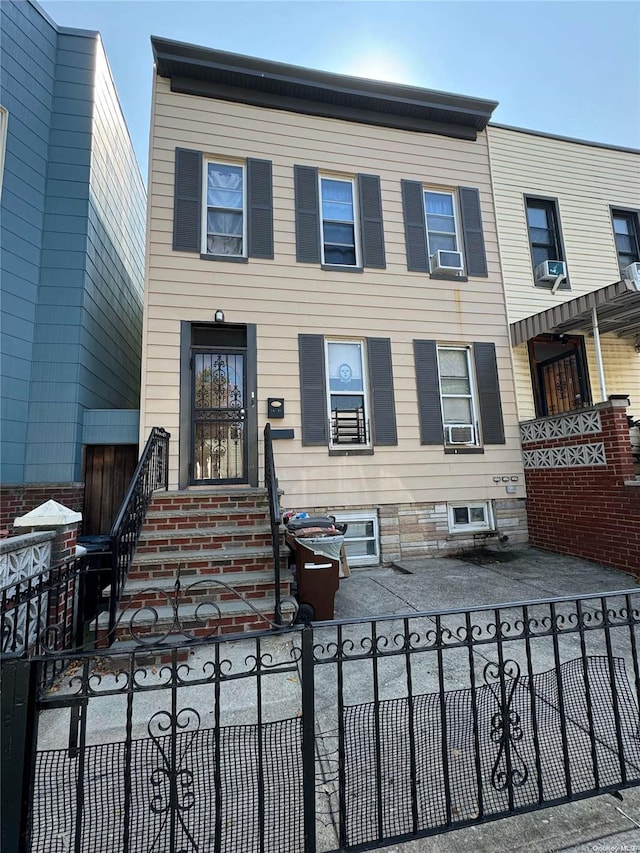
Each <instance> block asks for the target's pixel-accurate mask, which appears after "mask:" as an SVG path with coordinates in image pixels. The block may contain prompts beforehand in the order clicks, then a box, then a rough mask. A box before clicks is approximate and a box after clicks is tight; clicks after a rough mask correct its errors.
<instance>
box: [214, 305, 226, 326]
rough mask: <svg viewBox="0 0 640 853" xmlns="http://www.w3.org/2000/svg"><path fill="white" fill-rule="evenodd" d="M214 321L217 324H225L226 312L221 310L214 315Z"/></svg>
mask: <svg viewBox="0 0 640 853" xmlns="http://www.w3.org/2000/svg"><path fill="white" fill-rule="evenodd" d="M213 319H214V320H215V321H216V323H224V311H221V310H220V309H219V308H218V309H217V311H216V313H215V314H214V315H213Z"/></svg>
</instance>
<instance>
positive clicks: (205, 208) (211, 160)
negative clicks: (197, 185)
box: [201, 157, 248, 258]
mask: <svg viewBox="0 0 640 853" xmlns="http://www.w3.org/2000/svg"><path fill="white" fill-rule="evenodd" d="M202 160H203V170H204V173H203V177H202V186H203V199H202V233H201V245H202V254H203V255H211V256H212V257H216V258H246V257H248V255H247V164H246V163H245V162H243V161H242V160H224V159H222V158H219V157H203V158H202ZM210 164H213V165H216V166H236V167H238V168H240V169H242V254H240V255H218V254H216V253H215V252H209V251H208V247H207V235H208V230H207V223H208V212H209V207H210V206H209V204H208V203H207V201H208V192H207V189H208V183H209V165H210ZM216 209H220V210H222V209H228V210H230V211H231V208H215V207H212V210H216ZM235 212H238V211H235ZM230 236H237V235H230Z"/></svg>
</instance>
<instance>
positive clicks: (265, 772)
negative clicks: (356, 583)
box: [2, 590, 640, 853]
mask: <svg viewBox="0 0 640 853" xmlns="http://www.w3.org/2000/svg"><path fill="white" fill-rule="evenodd" d="M639 624H640V591H638V590H629V591H622V592H615V593H607V594H604V595H602V594H601V595H591V596H581V597H578V598H558V599H553V600H541V601H528V602H518V603H509V604H505V605H502V606H499V607H485V608H475V609H464V610H456V611H439V612H430V613H418V614H406V615H400V616H395V615H394V616H389V617H385V618H379V619H375V620H373V619H369V620H348V621H346V620H342V621H333V622H327V623H317V624H313V625H308V626H291V627H289V628H287V629H281V630H280V631H279V632H261V633H254V634H249V635H246V636H244V637H243V638H240V637H238V636H235V637H232V638H221V637H215V638H214V637H212V636H209V637H207V638H204V639H198V638H197V637H196V636H195V635H194V637H193V639H192V640H191V642H189V643H184V644H183V645H181V646H176V645H175V644H172V643H171V642H169V640H167V641H166V642H163V643H153V642H149V643H146V642H143V641H142V640H143V638H142V636H141V635H140V634H137V633H135V632H132V636H131V637H130V641H129V643H128V645H127V646H126V647H124V648H121V649H118V648H112V649H109V650H108V653H102V652H97V651H93V652H74V653H73V654H72V655H70V654H68V653H67V655H66V656H64V655H60V654H58V655H53V656H52V655H51V654H44V655H41V656H40V658H38V659H36V660H34V661H31V662H29V661H24V660H17V661H8V662H7V666H8V667H9V669H7V673H8V679H7V683H8V684H10V685H14V684H16V685H18V688H20V689H22V690H23V695H25V696H27V697H28V699H27V701H25V702H23V703H22V705H20V706H19V707H18V706H16V703H15V702H14V703H11V696H8V697H7V698H6V699H5V695H6V694H5V691H4V690H3V703H4V702H5V701H6V706H5V707H3V715H2V720H3V725H4V726H5V729H6V727H7V726H8V725H13V727H14V729H16V728H17V729H20V730H21V731H22V732H24V734H25V736H24V738H23V740H24V744H23V747H21V748H23V749H24V755H22V753H21V754H20V761H22V762H23V763H25V762H26V766H27V767H29V768H33V769H32V775H31V777H30V779H31V782H30V784H31V797H30V804H31V808H30V812H29V815H28V816H26V817H25V816H24V812H23V811H21V809H22V805H21V804H22V799H21V793H20V791H19V790H16V791H14V790H12V789H9V790H8V792H7V796H8V797H9V800H10V801H9V803H8V806H7V808H8V809H9V810H8V811H7V810H6V809H5V812H4V813H3V824H4V815H5V814H7V815H9V816H10V818H11V819H12V821H13V822H11V821H10V822H8V823H7V826H8V827H11V826H14V825H16V822H17V825H19V826H20V827H22V829H21V830H20V832H21V833H22V835H21V843H22V847H14V848H11V847H6V848H3V849H6V850H7V853H9V851H11V853H12V851H13V850H14V849H20V850H23V849H26V850H29V851H31V853H36V851H38V853H40V851H47V853H48V851H50V850H54V849H57V848H56V844H57V839H58V838H60V837H61V834H62V835H64V839H65V841H64V843H65V844H67V846H68V847H69V848H72V849H75V850H77V851H91V853H98V851H107V850H108V851H111V850H115V849H117V850H122V851H134V850H135V851H137V852H138V851H140V852H141V853H142V851H152V850H157V849H163V850H184V851H205V850H206V851H209V850H211V851H220V853H222V851H224V853H234V851H238V853H245V851H247V850H256V851H258V850H260V851H263V853H270V852H271V851H273V853H275V851H281V850H286V851H287V853H316V851H320V850H324V851H328V850H333V851H335V850H345V849H358V850H366V849H374V848H376V847H378V846H381V845H383V844H392V843H397V842H400V841H403V840H410V839H413V838H418V837H421V836H426V835H432V834H436V833H440V832H445V831H447V830H452V829H456V828H459V827H464V826H469V825H474V824H479V823H483V822H486V821H490V820H495V819H497V818H501V817H507V816H509V815H514V814H519V813H522V812H527V811H532V810H535V809H540V808H544V807H547V806H552V805H555V804H559V803H568V802H571V801H574V800H579V799H583V798H586V797H590V796H593V795H596V794H604V793H608V792H618V791H622V790H624V789H626V788H629V787H631V786H635V785H638V784H640V731H639V726H640V717H639V714H638V696H639V694H640V669H639V662H638V648H637V646H638V625H639ZM52 657H53V658H54V659H55V660H56V661H63V662H66V666H67V668H66V670H65V674H64V676H63V677H61V678H60V679H59V680H58V682H57V684H56V688H57V689H56V690H55V691H48V690H45V689H43V688H42V687H41V688H40V689H37V684H38V682H39V679H38V678H37V677H36V678H34V677H33V674H32V672H31V671H30V669H29V668H30V667H31V668H32V667H36V668H39V667H45V666H48V665H50V663H51V659H52ZM154 659H155V662H154ZM34 685H36V686H35V687H34ZM18 688H16V689H18ZM29 707H30V708H31V719H33V720H35V724H32V723H29V714H28V713H27V711H25V708H26V709H27V710H28V708H29ZM34 709H35V710H34ZM20 714H22V717H21V716H20ZM25 715H26V716H25ZM38 720H40V721H41V725H40V726H38ZM21 721H22V722H21ZM5 734H6V731H5ZM6 742H7V743H8V744H9V745H10V746H11V749H14V751H15V749H16V748H18V747H19V746H20V744H19V739H17V738H15V737H13V738H9V739H7V740H6ZM16 744H17V745H18V746H17V747H16ZM13 761H14V766H16V761H17V759H16V757H15V756H14V757H13ZM18 763H19V762H18ZM11 797H13V800H11ZM12 809H13V811H12ZM14 812H15V815H14ZM65 849H66V848H65Z"/></svg>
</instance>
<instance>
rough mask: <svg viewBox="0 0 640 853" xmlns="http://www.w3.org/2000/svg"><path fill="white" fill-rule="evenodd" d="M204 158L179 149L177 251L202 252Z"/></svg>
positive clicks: (175, 202)
mask: <svg viewBox="0 0 640 853" xmlns="http://www.w3.org/2000/svg"><path fill="white" fill-rule="evenodd" d="M201 216H202V154H201V152H200V151H191V150H190V149H188V148H176V159H175V180H174V191H173V248H174V250H175V251H179V252H198V253H200V245H201V240H202V235H201V233H200V227H201V221H202V220H201Z"/></svg>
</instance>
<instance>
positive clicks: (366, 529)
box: [335, 512, 380, 566]
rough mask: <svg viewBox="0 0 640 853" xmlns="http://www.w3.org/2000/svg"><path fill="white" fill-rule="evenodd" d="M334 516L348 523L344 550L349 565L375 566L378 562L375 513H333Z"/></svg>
mask: <svg viewBox="0 0 640 853" xmlns="http://www.w3.org/2000/svg"><path fill="white" fill-rule="evenodd" d="M335 518H336V521H344V522H346V523H347V524H348V527H347V532H346V535H345V538H344V550H345V553H346V555H347V561H348V563H349V566H377V565H378V563H379V562H380V544H379V538H378V515H377V513H375V512H350V513H340V514H339V515H338V514H337V513H335Z"/></svg>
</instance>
